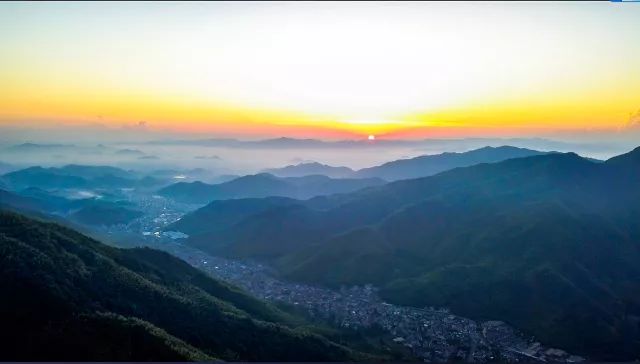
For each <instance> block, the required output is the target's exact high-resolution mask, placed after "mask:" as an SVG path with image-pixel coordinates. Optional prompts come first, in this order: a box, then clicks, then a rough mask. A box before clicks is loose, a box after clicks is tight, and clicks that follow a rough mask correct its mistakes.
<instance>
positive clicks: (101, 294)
mask: <svg viewBox="0 0 640 364" xmlns="http://www.w3.org/2000/svg"><path fill="white" fill-rule="evenodd" d="M0 274H1V276H2V279H1V280H0V292H2V297H3V299H2V300H0V317H1V319H2V323H3V330H2V333H0V360H3V361H36V360H37V361H191V360H198V361H205V360H212V359H214V358H217V359H223V360H233V361H312V360H315V361H317V360H322V361H346V360H357V359H360V360H362V359H366V358H369V359H372V358H373V357H369V356H364V355H363V354H360V353H358V352H354V351H352V350H350V349H348V348H346V347H344V346H340V345H337V344H335V343H333V342H331V341H329V340H327V339H325V338H324V337H322V336H319V335H317V334H314V333H313V332H312V331H310V329H303V328H296V325H297V324H296V322H298V321H299V319H297V318H294V317H293V316H291V315H290V314H286V313H284V312H282V311H280V310H278V309H276V308H275V307H273V306H271V305H269V304H266V303H264V302H262V301H259V300H257V299H255V298H252V297H251V296H248V295H246V294H245V293H244V292H242V291H241V290H239V289H238V288H235V287H233V286H230V285H227V284H225V283H222V282H220V281H217V280H215V279H212V278H210V277H209V276H207V275H206V274H204V273H203V272H201V271H199V270H197V269H195V268H192V267H191V266H189V265H188V264H187V263H185V262H183V261H181V260H179V259H177V258H174V257H172V256H171V255H169V254H167V253H164V252H160V251H156V250H152V249H148V248H137V249H117V248H112V247H109V246H106V245H104V244H102V243H99V242H98V241H95V240H93V239H90V238H88V237H86V236H83V235H81V234H80V233H77V232H75V231H73V230H71V229H68V228H64V227H62V226H59V225H56V224H53V223H45V222H42V221H38V220H33V219H29V218H26V217H24V216H20V215H17V214H14V213H9V212H0Z"/></svg>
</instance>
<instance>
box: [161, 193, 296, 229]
mask: <svg viewBox="0 0 640 364" xmlns="http://www.w3.org/2000/svg"><path fill="white" fill-rule="evenodd" d="M298 203H299V201H298V200H294V199H291V198H287V197H266V198H243V199H237V200H218V201H213V202H211V203H210V204H208V205H206V206H204V207H202V208H200V209H197V210H195V211H193V212H191V213H188V214H186V215H184V216H183V217H182V218H181V219H180V220H178V221H176V222H174V223H173V224H171V225H169V226H168V227H167V228H166V230H168V231H175V230H177V231H183V232H185V233H188V234H202V233H212V232H215V231H221V230H224V229H225V228H226V227H228V226H232V225H234V224H237V223H239V222H240V221H242V220H244V219H245V218H247V217H249V216H251V215H254V214H257V213H260V212H262V211H265V210H269V209H271V208H273V207H278V206H288V205H294V204H298Z"/></svg>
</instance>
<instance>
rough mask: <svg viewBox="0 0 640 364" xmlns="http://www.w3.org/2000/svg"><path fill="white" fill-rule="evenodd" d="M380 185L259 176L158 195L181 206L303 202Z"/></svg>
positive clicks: (376, 182)
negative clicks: (281, 199)
mask: <svg viewBox="0 0 640 364" xmlns="http://www.w3.org/2000/svg"><path fill="white" fill-rule="evenodd" d="M383 183H384V181H382V180H380V179H377V178H365V179H334V178H329V177H327V176H321V175H310V176H304V177H283V178H281V177H276V176H274V175H271V174H268V173H260V174H255V175H248V176H243V177H238V178H235V179H233V180H231V181H228V182H223V183H220V184H215V185H210V184H207V183H203V182H191V183H187V182H179V183H175V184H173V185H170V186H167V187H165V188H162V189H160V190H159V191H158V194H159V195H161V196H164V197H168V198H172V199H174V200H177V201H181V202H186V203H200V204H206V203H208V202H211V201H214V200H226V199H238V198H257V197H269V196H280V197H291V198H297V199H307V198H311V197H314V196H319V195H328V194H334V193H347V192H352V191H355V190H357V189H361V188H365V187H370V186H378V185H381V184H383Z"/></svg>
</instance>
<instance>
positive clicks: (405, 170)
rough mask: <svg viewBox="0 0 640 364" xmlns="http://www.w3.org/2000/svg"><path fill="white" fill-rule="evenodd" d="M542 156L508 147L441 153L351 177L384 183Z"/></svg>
mask: <svg viewBox="0 0 640 364" xmlns="http://www.w3.org/2000/svg"><path fill="white" fill-rule="evenodd" d="M540 154H544V152H539V151H536V150H530V149H524V148H516V147H510V146H501V147H484V148H480V149H475V150H471V151H469V152H463V153H442V154H435V155H423V156H420V157H415V158H409V159H400V160H396V161H392V162H388V163H385V164H382V165H380V166H376V167H370V168H363V169H360V170H358V171H357V172H356V173H355V174H354V175H353V176H354V177H359V178H368V177H377V178H382V179H384V180H387V181H397V180H401V179H409V178H419V177H427V176H432V175H434V174H437V173H440V172H444V171H446V170H449V169H453V168H458V167H468V166H472V165H474V164H478V163H495V162H501V161H503V160H506V159H511V158H521V157H529V156H533V155H540Z"/></svg>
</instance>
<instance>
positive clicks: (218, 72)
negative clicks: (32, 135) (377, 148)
mask: <svg viewBox="0 0 640 364" xmlns="http://www.w3.org/2000/svg"><path fill="white" fill-rule="evenodd" d="M638 9H640V8H637V7H636V8H632V7H626V8H624V9H622V8H620V7H619V6H618V5H616V4H612V3H579V4H577V5H574V4H569V3H562V4H561V3H558V4H553V3H542V4H528V3H520V4H480V5H478V4H471V3H458V4H456V3H451V4H446V3H423V4H421V3H402V4H400V3H398V4H393V3H390V4H385V3H379V4H377V3H361V4H356V3H347V4H345V5H338V4H321V3H301V4H280V3H265V4H237V5H236V4H231V3H224V4H215V3H188V4H184V5H183V4H177V3H176V4H174V3H136V4H124V3H122V4H116V5H113V4H107V3H88V4H82V3H45V4H36V3H4V4H0V23H2V24H4V26H5V28H6V29H5V33H4V35H3V37H2V38H0V49H2V50H3V56H2V57H0V125H26V124H32V125H33V126H38V125H47V123H48V124H57V125H61V126H64V125H82V124H91V123H102V124H108V125H120V124H131V123H137V122H141V121H144V122H146V123H147V124H148V125H149V128H153V129H162V130H169V131H175V132H220V133H227V132H232V131H239V132H242V133H247V134H264V135H275V134H282V133H288V134H294V135H295V134H296V133H304V134H305V135H314V133H317V134H318V135H322V136H328V135H331V136H335V137H340V136H359V137H363V138H367V137H368V136H370V135H376V136H378V137H379V138H386V136H388V135H401V134H402V135H409V136H410V135H411V134H412V133H414V134H416V135H417V134H419V133H428V132H430V131H431V130H451V133H452V134H456V133H458V134H459V135H465V132H466V131H474V133H475V132H476V131H478V130H481V129H483V128H484V129H486V130H496V129H499V128H504V129H505V130H516V129H522V130H525V129H527V130H528V129H535V128H538V129H544V130H569V129H581V130H582V129H589V128H594V129H615V128H618V127H619V126H620V125H623V124H624V123H625V122H626V121H627V120H628V115H629V113H630V112H635V111H636V110H637V109H638V108H639V107H640V86H639V85H640V67H637V65H638V64H640V42H637V40H638V39H640V23H638V22H637V16H640V10H638ZM452 19H453V20H455V21H452ZM114 24H119V26H114ZM256 29H259V30H260V31H259V32H258V31H256Z"/></svg>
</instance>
